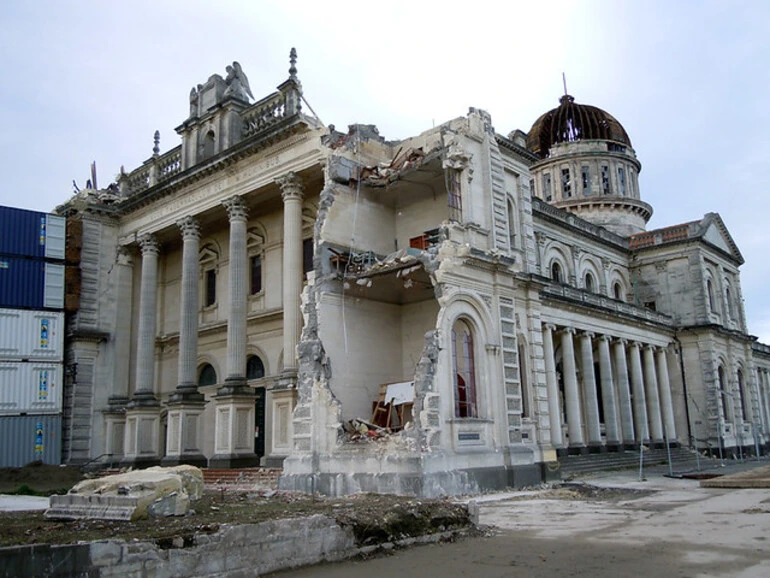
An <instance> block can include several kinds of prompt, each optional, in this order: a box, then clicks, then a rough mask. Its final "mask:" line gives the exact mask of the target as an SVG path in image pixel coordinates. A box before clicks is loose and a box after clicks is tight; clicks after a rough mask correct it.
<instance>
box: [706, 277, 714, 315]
mask: <svg viewBox="0 0 770 578" xmlns="http://www.w3.org/2000/svg"><path fill="white" fill-rule="evenodd" d="M706 293H707V294H708V299H709V311H714V285H713V284H712V283H711V279H708V280H707V281H706Z"/></svg>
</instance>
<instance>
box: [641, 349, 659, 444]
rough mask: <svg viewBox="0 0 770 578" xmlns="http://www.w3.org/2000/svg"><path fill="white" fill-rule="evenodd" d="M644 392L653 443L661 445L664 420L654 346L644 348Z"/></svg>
mask: <svg viewBox="0 0 770 578" xmlns="http://www.w3.org/2000/svg"><path fill="white" fill-rule="evenodd" d="M644 391H645V395H646V397H647V416H648V417H649V420H650V434H651V435H652V441H653V442H654V443H656V444H660V443H662V442H663V420H662V419H661V417H660V396H659V395H658V378H657V376H656V374H655V354H654V352H653V348H652V345H645V346H644Z"/></svg>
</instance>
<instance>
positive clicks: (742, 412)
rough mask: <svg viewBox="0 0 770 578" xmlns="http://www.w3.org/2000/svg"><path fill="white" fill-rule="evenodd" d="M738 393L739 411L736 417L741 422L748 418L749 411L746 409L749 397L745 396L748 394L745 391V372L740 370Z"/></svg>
mask: <svg viewBox="0 0 770 578" xmlns="http://www.w3.org/2000/svg"><path fill="white" fill-rule="evenodd" d="M737 377H738V391H736V394H737V396H738V411H737V415H736V417H739V418H740V419H741V421H745V420H746V416H747V415H748V411H747V408H746V402H747V401H748V399H747V396H746V395H745V394H746V392H745V391H744V390H743V372H742V371H741V370H740V369H739V370H738V374H737Z"/></svg>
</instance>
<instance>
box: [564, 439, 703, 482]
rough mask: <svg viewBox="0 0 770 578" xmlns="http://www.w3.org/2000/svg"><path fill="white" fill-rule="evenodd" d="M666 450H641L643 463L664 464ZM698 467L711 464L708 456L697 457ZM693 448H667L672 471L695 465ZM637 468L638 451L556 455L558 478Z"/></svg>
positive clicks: (666, 460) (677, 471) (666, 459)
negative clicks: (557, 459) (559, 476)
mask: <svg viewBox="0 0 770 578" xmlns="http://www.w3.org/2000/svg"><path fill="white" fill-rule="evenodd" d="M668 457H669V456H668V453H667V452H666V449H665V448H662V449H652V448H650V449H649V450H645V452H644V462H643V466H644V467H645V468H647V467H651V466H667V465H668ZM700 461H701V467H704V466H706V465H708V464H711V460H709V459H708V458H705V457H701V459H700ZM697 464H698V462H697V459H696V456H695V452H694V451H693V450H691V449H689V448H685V447H681V446H680V447H675V448H671V469H672V471H673V472H674V473H675V474H676V473H682V472H689V471H693V470H695V469H697ZM632 468H639V451H638V450H637V451H621V452H607V453H600V454H588V455H579V456H564V457H560V458H559V467H558V470H557V471H558V472H560V473H561V478H562V479H565V480H566V479H570V478H572V477H575V476H579V475H583V474H589V473H592V472H598V471H607V470H626V469H632Z"/></svg>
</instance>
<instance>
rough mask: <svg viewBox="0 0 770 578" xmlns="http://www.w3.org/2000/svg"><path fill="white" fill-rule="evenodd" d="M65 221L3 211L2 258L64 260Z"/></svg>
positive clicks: (0, 212) (0, 226)
mask: <svg viewBox="0 0 770 578" xmlns="http://www.w3.org/2000/svg"><path fill="white" fill-rule="evenodd" d="M65 225H66V220H65V219H64V217H59V216H57V215H49V214H48V213H39V212H37V211H27V210H25V209H16V208H14V207H0V255H15V256H18V257H34V258H36V259H58V260H63V259H64V241H65V238H64V236H65Z"/></svg>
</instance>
